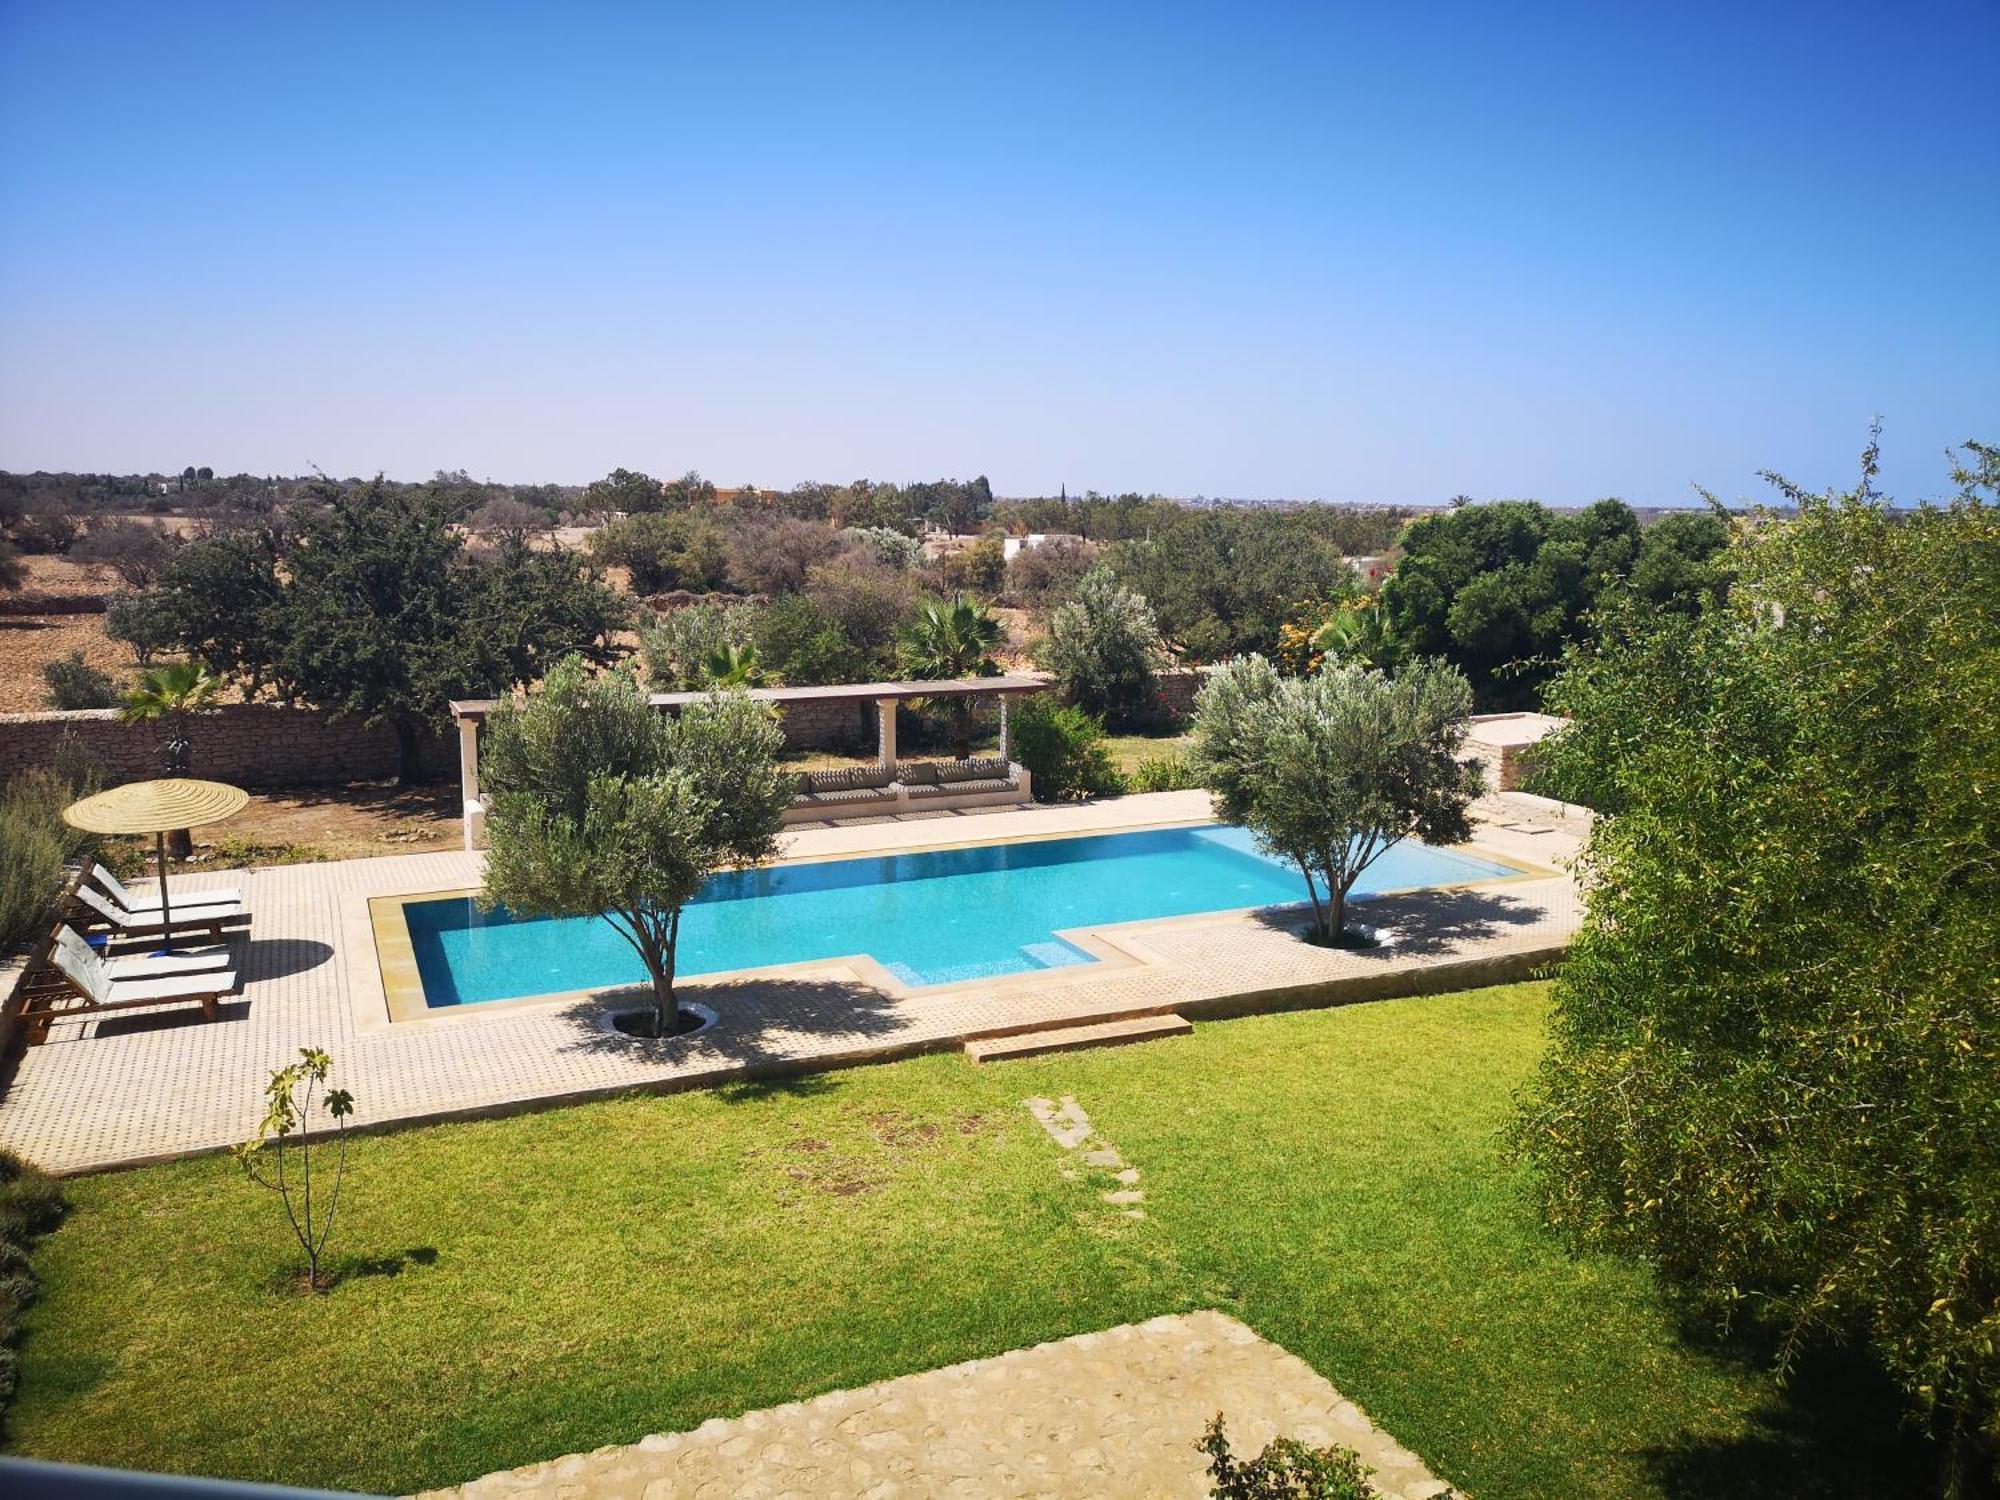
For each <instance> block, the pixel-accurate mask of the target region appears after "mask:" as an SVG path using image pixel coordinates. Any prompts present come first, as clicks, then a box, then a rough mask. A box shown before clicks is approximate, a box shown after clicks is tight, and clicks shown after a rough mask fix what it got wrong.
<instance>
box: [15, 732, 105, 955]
mask: <svg viewBox="0 0 2000 1500" xmlns="http://www.w3.org/2000/svg"><path fill="white" fill-rule="evenodd" d="M90 789H91V788H90V786H89V785H88V784H86V785H83V786H77V785H74V784H73V783H72V782H70V781H69V780H66V779H65V778H64V777H63V776H62V775H60V774H58V773H57V772H55V771H51V770H47V769H45V768H42V767H36V768H34V769H32V770H27V771H23V772H21V773H20V774H19V775H17V776H15V777H14V778H13V780H11V781H9V782H8V783H7V786H6V789H5V790H4V791H0V851H4V854H5V857H4V858H0V953H8V952H11V951H13V949H14V948H15V946H16V945H18V944H20V943H22V942H25V941H26V940H27V939H28V938H30V937H32V936H33V935H34V934H35V933H36V932H37V931H39V930H40V929H42V928H44V927H46V926H48V924H49V923H51V922H53V921H54V920H55V915H56V902H57V898H58V897H59V896H60V895H61V894H62V886H63V879H64V873H63V866H64V865H65V864H66V863H68V862H69V861H70V860H73V859H77V858H80V857H82V856H83V855H84V854H85V853H86V852H88V851H89V850H90V849H92V848H94V847H95V843H96V841H95V840H94V839H92V838H91V837H90V835H88V834H86V833H80V832H78V831H77V830H76V829H74V828H71V827H70V826H69V824H67V823H65V822H64V821H63V820H62V810H63V809H64V808H65V807H67V806H68V805H69V804H70V803H71V802H73V801H75V800H76V798H77V797H78V796H80V795H83V794H85V793H87V792H88V791H89V790H90Z"/></svg>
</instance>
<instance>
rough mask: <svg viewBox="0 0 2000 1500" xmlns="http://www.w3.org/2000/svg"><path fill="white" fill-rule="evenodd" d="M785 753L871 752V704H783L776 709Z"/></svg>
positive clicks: (872, 738) (873, 737)
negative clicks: (782, 729)
mask: <svg viewBox="0 0 2000 1500" xmlns="http://www.w3.org/2000/svg"><path fill="white" fill-rule="evenodd" d="M779 717H780V718H781V719H782V721H783V723H784V729H785V748H786V749H788V750H851V751H856V752H866V751H872V750H873V749H874V748H875V705H874V704H872V703H831V702H825V703H822V702H813V701H810V700H808V701H807V702H804V703H787V704H785V705H784V706H783V707H782V708H781V709H780V710H779Z"/></svg>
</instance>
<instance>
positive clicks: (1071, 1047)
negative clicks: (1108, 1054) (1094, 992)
mask: <svg viewBox="0 0 2000 1500" xmlns="http://www.w3.org/2000/svg"><path fill="white" fill-rule="evenodd" d="M1193 1030H1194V1022H1192V1021H1190V1020H1188V1019H1187V1018H1186V1017H1184V1016H1177V1015H1175V1014H1174V1013H1173V1012H1171V1011H1169V1012H1167V1013H1166V1014H1165V1015H1158V1016H1128V1017H1126V1018H1125V1019H1124V1020H1122V1021H1094V1022H1091V1023H1090V1024H1088V1025H1084V1026H1054V1027H1051V1028H1050V1029H1049V1030H1047V1031H1021V1032H1016V1033H1015V1034H1014V1035H1012V1036H986V1037H974V1038H973V1039H972V1040H970V1041H968V1042H967V1043H966V1044H965V1055H966V1056H967V1057H969V1058H971V1059H972V1061H974V1062H976V1063H989V1062H1004V1061H1005V1060H1006V1059H1008V1058H1010V1057H1040V1056H1041V1055H1042V1054H1044V1053H1047V1052H1075V1051H1078V1050H1079V1049H1081V1048H1084V1047H1116V1046H1118V1045H1119V1044H1120V1043H1121V1042H1150V1041H1153V1040H1155V1039H1156V1038H1158V1037H1163V1036H1186V1035H1188V1033H1190V1032H1191V1031H1193Z"/></svg>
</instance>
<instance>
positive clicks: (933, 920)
mask: <svg viewBox="0 0 2000 1500" xmlns="http://www.w3.org/2000/svg"><path fill="white" fill-rule="evenodd" d="M1512 873H1514V872H1513V871H1512V870H1511V869H1509V868H1508V867H1507V866H1505V865H1499V864H1494V863H1492V862H1491V861H1488V860H1483V859H1475V858H1473V857H1471V856H1469V855H1465V854H1461V853H1457V852H1455V851H1453V850H1449V849H1432V848H1429V847H1427V846H1425V845H1423V844H1399V845H1397V846H1396V847H1394V848H1392V849H1390V850H1389V852H1388V853H1386V854H1384V855H1383V856H1382V857H1381V858H1380V859H1378V860H1376V862H1375V863H1374V864H1373V865H1372V866H1370V867H1369V869H1368V871H1367V873H1366V874H1364V875H1363V876H1362V877H1361V879H1360V881H1359V882H1358V883H1357V884H1356V885H1355V888H1354V894H1355V895H1358V896H1366V895H1370V894H1373V893H1377V892H1381V891H1388V890H1402V889H1406V888H1409V887H1414V886H1432V885H1451V884H1455V883H1457V882H1460V881H1467V880H1490V879H1493V878H1494V877H1496V876H1501V875H1509V874H1512ZM1303 900H1305V882H1304V880H1303V878H1302V877H1301V876H1300V875H1299V872H1298V871H1297V870H1296V869H1295V868H1293V867H1292V866H1290V865H1286V864H1282V863H1280V862H1278V861H1276V860H1273V859H1268V858H1266V857H1265V856H1264V855H1262V854H1259V853H1258V852H1257V850H1256V849H1255V847H1253V845H1252V843H1251V839H1250V835H1249V833H1248V832H1246V831H1245V830H1243V829H1241V828H1227V827H1213V826H1210V827H1200V828H1168V829H1157V830H1153V831H1150V832H1145V833H1110V834H1098V835H1094V836H1091V837H1088V838H1067V839H1045V840H1041V841H1039V842H1034V843H1024V844H982V845H978V846H975V847H973V848H970V849H940V850H931V851H926V852H923V853H918V854H892V855H881V856H876V857H872V858H868V859H843V860H832V861H828V862H826V863H823V864H805V865H783V866H777V867H774V868H769V869H761V870H748V871H743V872H741V873H731V874H724V875H718V876H717V877H716V878H715V879H713V880H711V881H710V882H709V883H708V887H707V888H706V889H705V890H704V891H703V892H702V894H701V896H700V897H699V898H698V899H697V900H696V901H695V902H694V903H693V904H691V905H690V906H688V907H687V909H686V910H685V911H684V912H683V913H682V916H681V937H680V963H679V967H678V972H679V973H680V974H682V975H684V976H686V975H695V974H713V973H716V972H718V971H720V970H723V969H750V968H760V967H762V966H764V965H766V964H788V963H799V962H802V961H804V960H807V959H818V958H837V957H842V956H845V955H849V954H856V953H868V954H872V955H873V956H874V958H875V959H876V960H877V961H878V962H879V963H881V964H882V965H883V966H884V967H885V968H887V969H888V970H889V971H890V972H891V973H893V974H895V975H896V977H897V978H899V979H901V980H902V981H903V982H904V983H906V984H911V985H929V984H951V983H953V982H955V981H957V980H961V979H979V978H984V977H988V976H991V975H995V974H1017V973H1022V972H1025V971H1027V970H1031V969H1051V968H1063V967H1067V966H1069V965H1071V964H1085V963H1090V962H1092V959H1091V958H1090V956H1089V955H1088V954H1086V953H1084V952H1083V951H1082V950H1081V949H1079V948H1076V947H1074V946H1072V945H1071V944H1069V943H1066V942H1064V941H1063V940H1062V939H1061V938H1059V937H1057V936H1056V934H1057V933H1058V932H1061V931H1063V930H1065V929H1070V928H1078V927H1101V926H1104V925H1106V924H1108V923H1112V922H1136V921H1141V920H1144V919H1146V918H1151V917H1176V916H1186V915H1189V914H1191V913H1194V912H1209V911H1231V910H1234V909H1237V908H1239V907H1247V906H1276V905H1282V904H1285V903H1289V902H1297V901H1303ZM403 915H404V919H405V920H406V921H407V922H408V923H409V929H410V938H411V941H412V943H413V945H414V947H415V949H416V958H417V969H418V972H419V973H420V974H421V975H422V978H423V984H424V999H425V1002H426V1004H428V1005H431V1006H442V1005H469V1004H473V1003H475V1002H478V1001H481V1000H509V999H514V998H516V997H518V996H522V995H546V994H551V993H555V992H557V991H561V990H581V989H595V988H599V987H602V986H609V985H617V984H639V983H643V982H644V981H645V978H646V971H645V967H644V966H643V965H642V964H641V963H640V962H639V958H638V955H637V954H635V953H634V952H633V951H632V949H631V947H630V946H629V945H628V944H627V943H626V941H625V939H624V938H622V937H620V936H619V935H618V933H617V931H616V930H615V929H614V928H612V926H611V925H610V924H609V923H608V922H605V921H604V920H603V919H602V918H599V917H571V918H564V919H560V920H558V919H554V918H546V917H544V918H537V919H533V920H528V919H517V918H514V917H510V916H508V915H507V913H506V912H505V911H492V912H482V911H480V910H479V909H478V908H477V907H476V906H474V905H473V903H472V900H471V898H470V897H465V896H455V897H449V898H446V899H443V900H438V901H413V902H410V903H409V904H408V905H406V906H405V907H404V908H403Z"/></svg>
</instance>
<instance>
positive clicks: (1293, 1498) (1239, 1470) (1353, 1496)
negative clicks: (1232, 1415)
mask: <svg viewBox="0 0 2000 1500" xmlns="http://www.w3.org/2000/svg"><path fill="white" fill-rule="evenodd" d="M1195 1446H1196V1447H1197V1448H1199V1449H1200V1450H1201V1451H1202V1452H1203V1453H1206V1454H1207V1455H1208V1473H1209V1478H1210V1479H1211V1480H1212V1481H1213V1486H1212V1488H1211V1489H1210V1490H1209V1494H1210V1495H1211V1496H1213V1497H1214V1500H1377V1497H1378V1496H1379V1495H1380V1494H1381V1491H1379V1490H1377V1489H1376V1488H1375V1486H1374V1485H1372V1484H1370V1483H1369V1482H1368V1476H1369V1475H1370V1474H1372V1473H1373V1472H1374V1470H1372V1469H1370V1468H1369V1467H1368V1466H1367V1465H1366V1464H1364V1463H1363V1462H1362V1461H1361V1455H1360V1454H1358V1453H1356V1452H1355V1451H1354V1450H1353V1449H1352V1448H1338V1447H1335V1448H1313V1447H1309V1446H1307V1445H1306V1444H1305V1443H1302V1442H1300V1441H1299V1440H1298V1439H1297V1438H1283V1437H1281V1438H1275V1439H1273V1440H1272V1441H1271V1443H1270V1444H1269V1445H1268V1446H1267V1447H1266V1448H1265V1449H1264V1451H1263V1452H1262V1453H1259V1454H1258V1455H1257V1456H1256V1457H1255V1458H1253V1459H1250V1460H1248V1461H1247V1462H1246V1461H1245V1460H1242V1459H1239V1458H1237V1457H1236V1456H1235V1455H1234V1454H1233V1453H1232V1452H1231V1451H1230V1448H1229V1437H1228V1434H1226V1433H1225V1432H1224V1431H1223V1429H1222V1417H1221V1414H1220V1413H1218V1414H1217V1415H1216V1418H1215V1420H1214V1421H1212V1422H1210V1423H1209V1424H1208V1431H1207V1432H1206V1433H1205V1434H1203V1436H1202V1439H1201V1441H1200V1442H1199V1443H1197V1444H1195ZM1448 1493H1449V1492H1447V1494H1448Z"/></svg>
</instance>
